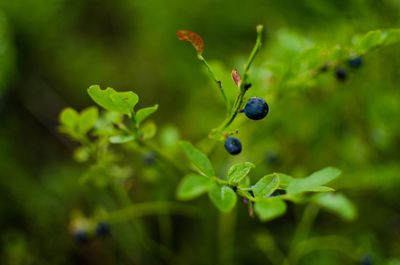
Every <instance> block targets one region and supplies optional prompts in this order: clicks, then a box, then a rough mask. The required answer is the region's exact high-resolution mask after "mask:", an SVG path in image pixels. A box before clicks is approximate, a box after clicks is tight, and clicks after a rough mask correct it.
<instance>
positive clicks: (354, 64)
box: [347, 56, 363, 68]
mask: <svg viewBox="0 0 400 265" xmlns="http://www.w3.org/2000/svg"><path fill="white" fill-rule="evenodd" d="M347 64H348V66H350V67H351V68H359V67H360V66H361V65H362V64H363V59H362V57H361V56H358V57H354V58H351V59H350V60H348V61H347Z"/></svg>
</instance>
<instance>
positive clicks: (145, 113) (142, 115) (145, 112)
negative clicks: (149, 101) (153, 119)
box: [135, 104, 158, 124]
mask: <svg viewBox="0 0 400 265" xmlns="http://www.w3.org/2000/svg"><path fill="white" fill-rule="evenodd" d="M157 109H158V104H156V105H154V106H152V107H147V108H143V109H140V110H138V111H137V112H136V114H135V121H136V123H137V124H140V123H141V122H142V121H144V120H145V119H146V118H147V117H149V116H150V115H151V114H153V113H154V112H156V111H157Z"/></svg>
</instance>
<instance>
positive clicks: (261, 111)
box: [244, 97, 269, 120]
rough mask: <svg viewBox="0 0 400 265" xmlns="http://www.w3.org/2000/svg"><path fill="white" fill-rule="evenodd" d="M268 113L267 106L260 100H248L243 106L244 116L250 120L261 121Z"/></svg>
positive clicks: (254, 98) (255, 98)
mask: <svg viewBox="0 0 400 265" xmlns="http://www.w3.org/2000/svg"><path fill="white" fill-rule="evenodd" d="M268 111H269V107H268V104H267V102H265V100H264V99H262V98H257V97H253V98H250V99H249V101H247V103H246V105H245V106H244V114H246V116H247V117H248V118H249V119H252V120H261V119H262V118H264V117H265V116H267V114H268Z"/></svg>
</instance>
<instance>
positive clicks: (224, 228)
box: [218, 209, 236, 265]
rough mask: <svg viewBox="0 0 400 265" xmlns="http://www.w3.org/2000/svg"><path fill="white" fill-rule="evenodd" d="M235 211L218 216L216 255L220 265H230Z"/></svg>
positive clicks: (232, 251)
mask: <svg viewBox="0 0 400 265" xmlns="http://www.w3.org/2000/svg"><path fill="white" fill-rule="evenodd" d="M235 227H236V209H234V210H233V211H232V212H231V213H229V214H222V213H220V214H219V222H218V249H219V251H218V253H219V263H218V264H221V265H232V264H233V261H234V249H235Z"/></svg>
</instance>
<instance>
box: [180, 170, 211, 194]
mask: <svg viewBox="0 0 400 265" xmlns="http://www.w3.org/2000/svg"><path fill="white" fill-rule="evenodd" d="M211 187H212V181H211V180H210V179H209V178H208V177H205V176H200V175H196V174H189V175H186V176H184V177H183V179H182V181H181V182H180V184H179V186H178V187H177V191H176V197H177V198H178V199H179V200H192V199H194V198H196V197H198V196H200V195H202V194H203V193H206V192H208V191H209V190H210V188H211Z"/></svg>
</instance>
